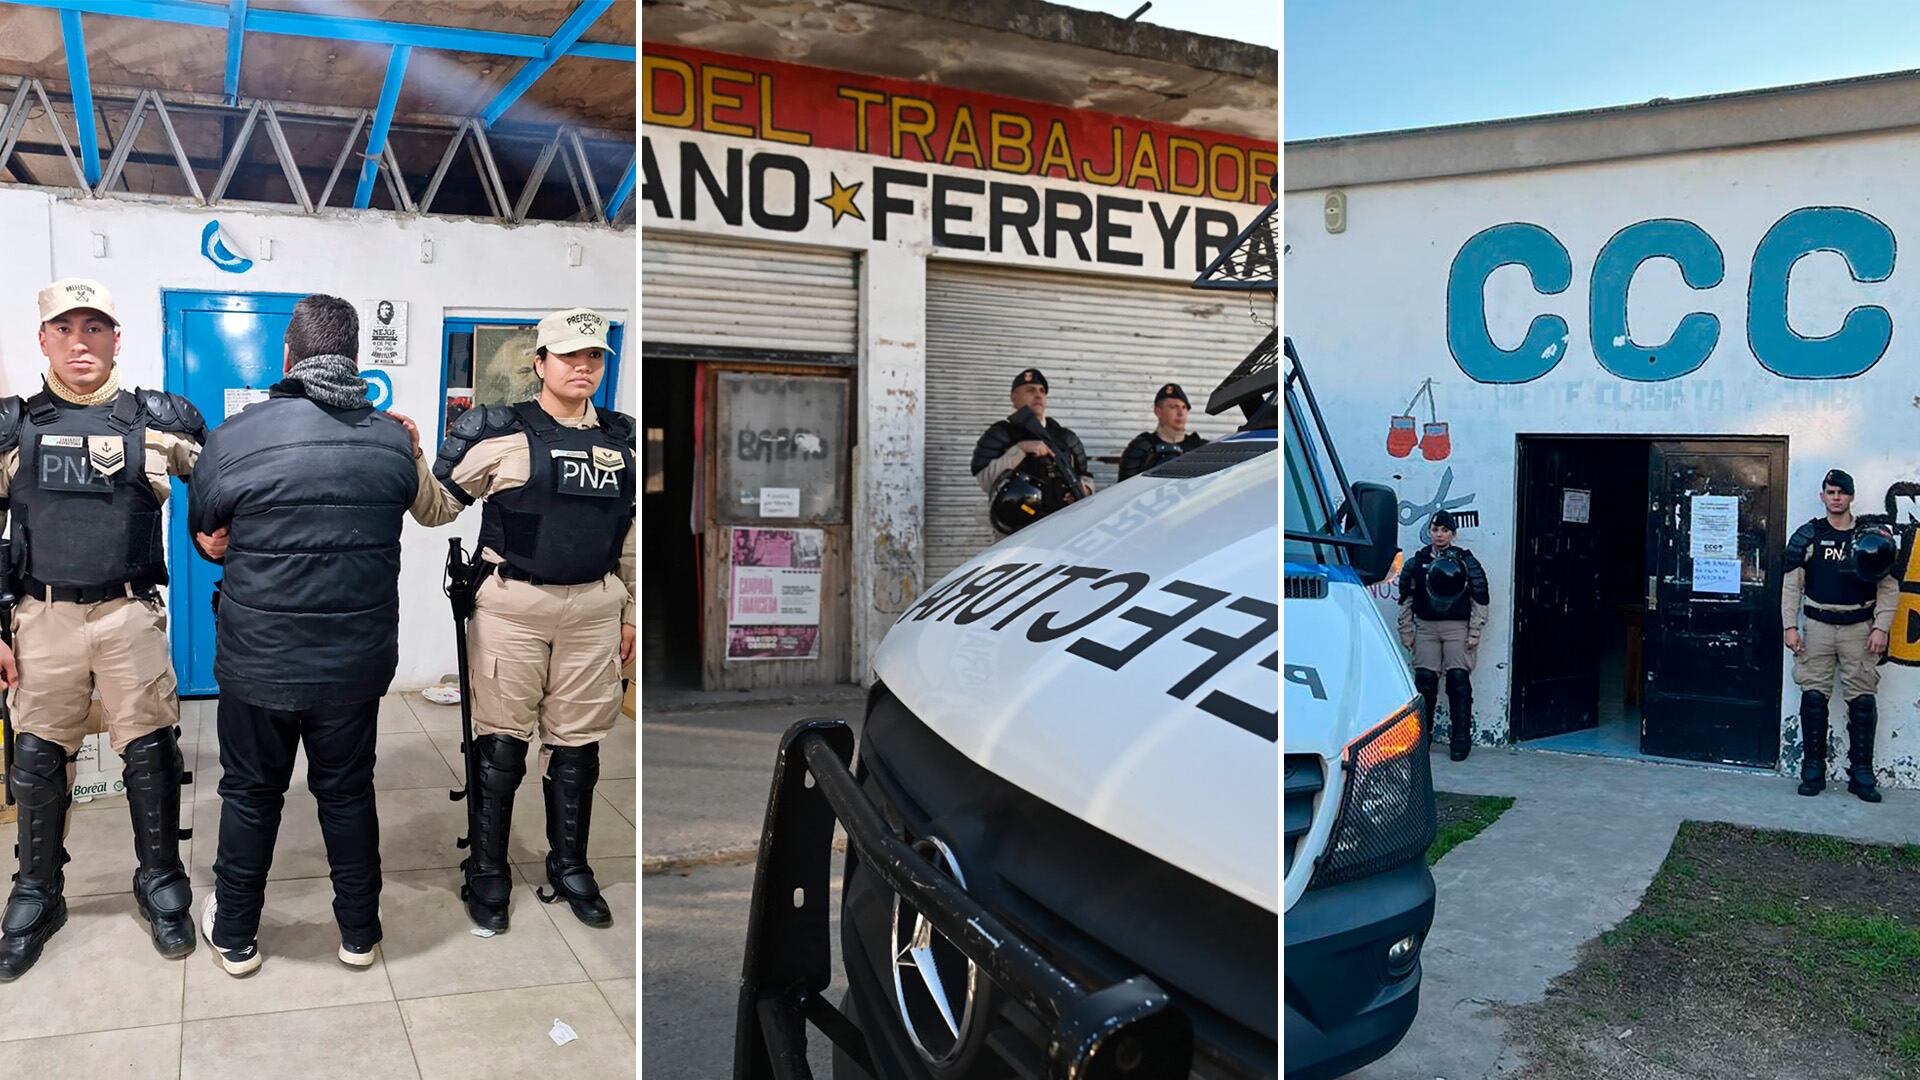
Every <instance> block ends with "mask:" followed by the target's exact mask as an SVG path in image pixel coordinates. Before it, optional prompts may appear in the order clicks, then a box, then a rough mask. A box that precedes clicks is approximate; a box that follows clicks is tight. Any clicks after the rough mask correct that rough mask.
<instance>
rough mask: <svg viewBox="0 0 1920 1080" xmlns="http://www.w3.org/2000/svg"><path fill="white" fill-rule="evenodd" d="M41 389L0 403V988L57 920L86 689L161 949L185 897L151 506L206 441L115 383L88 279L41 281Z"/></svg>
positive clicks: (180, 919)
mask: <svg viewBox="0 0 1920 1080" xmlns="http://www.w3.org/2000/svg"><path fill="white" fill-rule="evenodd" d="M39 303H40V350H41V352H43V353H44V354H46V357H47V361H48V369H47V377H46V387H45V389H43V390H41V391H40V392H39V393H37V394H35V395H33V396H32V397H30V398H28V399H26V401H24V402H22V401H21V400H20V399H19V398H17V397H10V398H6V399H4V400H0V499H4V500H5V502H4V503H3V504H0V506H4V507H5V508H6V509H10V510H11V511H12V514H13V530H12V539H11V542H10V544H9V547H8V551H7V558H8V562H9V563H10V565H11V571H12V572H11V575H10V577H11V579H12V581H13V582H14V583H15V584H16V585H17V586H18V587H19V588H20V600H19V606H18V608H17V609H16V610H15V611H14V613H13V633H14V645H15V650H16V651H17V654H18V670H19V672H20V673H21V675H22V677H21V678H20V679H19V680H18V681H17V682H16V681H15V680H14V679H13V675H14V668H15V658H14V655H12V654H10V653H8V651H7V650H6V648H5V646H0V672H4V674H5V675H6V676H7V681H8V682H9V683H12V684H14V685H15V686H16V689H15V693H14V719H15V728H16V731H15V736H14V742H15V745H14V750H13V768H12V771H11V778H12V782H13V790H14V792H15V795H16V797H17V800H18V802H19V811H20V822H19V829H20V840H19V849H20V850H19V859H20V870H19V873H18V875H17V876H16V877H15V880H14V886H13V891H12V893H11V894H10V895H9V896H8V897H7V907H6V914H5V916H4V917H0V930H4V933H5V936H4V937H0V982H5V981H9V980H12V979H15V978H18V977H19V976H20V975H21V974H22V973H23V972H25V971H26V970H27V969H28V968H30V967H32V966H33V964H34V961H36V960H38V959H39V958H40V952H41V949H42V948H43V947H44V946H45V945H46V942H47V939H48V938H50V937H52V936H53V933H54V931H56V930H58V929H60V927H61V925H63V924H64V923H65V922H66V919H67V905H66V900H65V898H64V897H63V896H62V890H63V888H64V886H65V878H64V876H63V875H62V873H61V869H60V867H61V864H62V863H64V862H65V861H66V853H65V851H64V850H63V848H62V843H61V841H62V834H63V831H64V826H65V822H66V815H67V809H68V804H69V802H70V799H71V788H70V787H69V784H70V780H69V777H68V775H67V762H68V761H70V760H72V759H73V757H74V755H75V754H76V753H77V752H78V751H79V749H80V740H81V739H82V738H83V737H85V735H86V723H87V713H88V703H89V701H90V699H91V696H92V693H93V691H95V690H98V691H99V693H100V700H101V704H102V706H103V711H104V712H105V714H106V718H107V730H108V734H109V736H110V737H111V740H112V743H113V748H114V750H115V751H116V752H117V753H119V754H120V756H121V757H122V758H123V759H125V762H126V767H125V771H124V772H123V774H122V775H123V777H124V779H125V782H126V788H127V808H128V811H129V812H130V813H131V815H132V817H133V848H134V854H135V855H136V856H137V858H138V860H139V869H137V870H136V871H134V875H133V895H134V899H135V901H136V902H137V903H138V905H139V908H140V914H141V915H143V916H144V917H145V918H146V920H147V923H148V925H149V930H150V933H151V935H152V938H153V946H154V948H155V949H157V950H159V952H160V955H162V956H165V957H167V958H169V959H178V958H180V957H183V956H186V955H187V954H188V953H190V952H192V951H193V927H192V921H191V917H190V916H189V914H188V911H187V908H188V905H189V903H190V901H191V900H192V890H191V888H190V887H189V886H188V883H187V872H186V868H185V867H184V866H182V865H181V862H180V781H181V775H182V769H181V765H182V762H181V756H180V746H179V743H178V741H177V738H176V731H175V725H176V724H177V723H178V722H179V718H180V703H179V699H178V698H177V697H175V684H174V678H173V663H172V660H171V658H170V652H169V649H168V647H167V617H166V613H165V611H164V610H163V608H162V606H161V601H160V594H159V592H158V589H159V587H160V586H161V585H164V584H166V581H167V563H166V555H165V553H164V552H163V550H162V548H161V528H160V520H161V518H160V507H161V504H162V503H164V502H165V501H166V498H167V495H168V494H169V490H170V484H169V481H168V479H167V478H168V476H170V475H171V476H181V477H184V476H187V475H188V474H190V473H191V472H192V471H193V466H194V462H195V461H196V460H197V459H198V458H199V455H200V445H201V443H203V442H204V441H205V440H206V425H205V424H204V423H203V422H202V421H201V419H200V413H199V412H198V411H197V410H196V409H195V408H194V407H193V405H192V404H190V403H189V402H188V401H187V400H186V399H185V398H182V397H177V396H175V395H173V394H167V393H162V392H159V391H154V390H133V391H129V390H123V389H121V387H120V372H119V369H118V368H117V367H115V365H114V359H115V356H116V355H117V354H118V352H119V350H120V321H119V319H118V317H117V316H116V315H115V314H114V308H113V297H112V296H111V295H109V294H108V292H107V290H106V288H105V287H104V286H102V285H101V284H99V283H98V282H94V281H85V280H81V279H78V278H68V279H65V280H62V281H56V282H54V283H53V284H52V285H49V286H47V287H46V288H45V289H42V290H41V291H40V295H39Z"/></svg>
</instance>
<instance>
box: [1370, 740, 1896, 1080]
mask: <svg viewBox="0 0 1920 1080" xmlns="http://www.w3.org/2000/svg"><path fill="white" fill-rule="evenodd" d="M1433 771H1434V780H1435V784H1436V786H1437V787H1439V788H1440V790H1442V791H1453V792H1460V793H1463V794H1473V795H1511V796H1513V797H1514V799H1515V801H1514V805H1513V808H1512V809H1511V810H1508V811H1507V812H1506V813H1505V814H1503V815H1502V816H1501V818H1500V820H1499V821H1497V822H1495V823H1494V824H1493V825H1492V826H1491V827H1490V828H1488V829H1487V830H1486V831H1485V832H1483V833H1481V834H1480V835H1479V836H1477V837H1475V838H1474V839H1472V840H1470V841H1468V842H1467V843H1465V844H1462V845H1460V846H1459V847H1457V848H1455V849H1453V851H1451V852H1449V853H1448V854H1447V856H1446V857H1445V858H1443V859H1441V860H1440V863H1439V865H1437V866H1436V867H1434V875H1433V876H1434V883H1435V885H1436V886H1437V888H1438V890H1439V904H1438V909H1437V911H1436V914H1435V916H1434V924H1433V932H1432V935H1431V936H1430V937H1429V938H1428V941H1427V947H1426V955H1425V961H1424V962H1425V982H1424V984H1423V986H1422V989H1421V996H1420V1015H1419V1018H1418V1019H1416V1020H1415V1021H1414V1025H1413V1029H1412V1030H1411V1031H1409V1032H1408V1033H1407V1037H1406V1039H1405V1040H1404V1041H1403V1042H1402V1043H1401V1044H1400V1045H1399V1047H1397V1048H1396V1049H1395V1050H1394V1052H1393V1053H1391V1054H1389V1055H1387V1057H1385V1058H1383V1059H1382V1060H1380V1061H1378V1062H1375V1063H1374V1064H1373V1065H1371V1066H1369V1067H1367V1068H1366V1069H1363V1070H1361V1071H1360V1072H1358V1073H1356V1074H1354V1075H1355V1076H1356V1077H1359V1078H1362V1080H1436V1078H1443V1080H1481V1078H1485V1077H1496V1076H1502V1075H1505V1074H1506V1073H1507V1072H1509V1071H1510V1070H1511V1069H1512V1068H1513V1067H1515V1066H1516V1065H1517V1064H1518V1058H1517V1055H1516V1054H1515V1052H1514V1051H1512V1050H1511V1049H1509V1048H1508V1047H1507V1046H1506V1040H1505V1028H1504V1025H1503V1024H1502V1023H1501V1022H1500V1021H1499V1020H1497V1019H1495V1018H1494V1016H1493V1015H1492V1013H1491V1011H1490V1009H1489V1008H1488V1006H1489V1005H1491V1004H1494V1003H1504V1004H1513V1005H1520V1004H1528V1003H1532V1002H1536V1001H1539V1000H1541V999H1542V998H1543V997H1544V996H1545V995H1546V989H1547V985H1548V983H1550V982H1551V981H1552V980H1553V979H1554V978H1555V977H1556V976H1558V975H1560V974H1562V973H1564V972H1566V971H1568V970H1570V969H1571V968H1572V967H1573V966H1574V963H1575V958H1576V956H1575V954H1576V953H1577V952H1578V950H1579V948H1580V946H1581V945H1582V944H1584V943H1585V942H1587V941H1590V940H1592V939H1593V938H1595V937H1597V936H1599V934H1600V933H1601V932H1602V931H1605V930H1607V929H1609V928H1611V927H1613V926H1614V925H1616V924H1617V923H1619V922H1620V921H1621V920H1622V919H1624V918H1625V917H1626V916H1627V915H1628V914H1630V913H1631V912H1632V911H1633V909H1634V908H1635V907H1637V906H1638V905H1639V903H1640V897H1641V895H1642V894H1643V893H1644V892H1645V891H1646V888H1647V886H1648V884H1650V883H1651V882H1652V880H1653V875H1654V874H1655V872H1657V871H1658V870H1659V868H1660V864H1661V862H1662V861H1664V860H1665V858H1666V855H1667V851H1668V849H1669V848H1671V847H1672V845H1673V839H1674V836H1675V834H1676V833H1677V832H1678V831H1679V828H1680V823H1681V822H1683V821H1690V820H1691V821H1725V822H1732V823H1734V824H1740V825H1752V826H1759V827H1763V828H1770V829H1787V830H1792V831H1796V832H1812V833H1828V834H1831V835H1835V836H1842V837H1846V838H1849V839H1854V840H1868V841H1879V842H1897V843H1913V842H1920V791H1911V790H1900V791H1888V792H1886V801H1885V802H1884V803H1881V804H1880V805H1878V806H1869V805H1867V804H1866V803H1863V802H1861V801H1859V800H1858V799H1856V798H1854V797H1853V796H1851V795H1848V794H1847V793H1846V786H1845V784H1844V782H1843V783H1841V784H1840V785H1839V786H1838V787H1837V788H1836V787H1834V786H1829V787H1828V789H1827V791H1826V793H1825V794H1824V795H1822V796H1820V797H1819V798H1815V799H1806V798H1801V797H1800V796H1799V795H1797V794H1796V793H1795V791H1794V785H1795V783H1796V781H1793V780H1789V779H1786V778H1784V777H1779V776H1771V775H1757V774H1753V773H1746V772H1733V771H1728V770H1719V769H1706V768H1691V767H1687V766H1678V765H1656V764H1647V763H1641V762H1633V761H1621V760H1617V759H1610V758H1599V757H1578V756H1574V755H1570V754H1555V753H1545V752H1541V751H1527V750H1488V749H1486V748H1479V749H1476V750H1475V751H1474V753H1473V756H1472V757H1471V758H1469V759H1468V760H1467V761H1465V762H1462V763H1459V764H1455V763H1453V762H1450V761H1448V760H1447V759H1446V754H1445V752H1444V750H1443V751H1442V752H1440V753H1438V754H1436V755H1435V756H1434V759H1433Z"/></svg>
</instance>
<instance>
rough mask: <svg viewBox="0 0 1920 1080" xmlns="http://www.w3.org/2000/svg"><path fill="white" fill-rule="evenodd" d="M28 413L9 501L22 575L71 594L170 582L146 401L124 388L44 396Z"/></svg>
mask: <svg viewBox="0 0 1920 1080" xmlns="http://www.w3.org/2000/svg"><path fill="white" fill-rule="evenodd" d="M163 396H167V397H170V395H163ZM175 400H177V399H175ZM24 412H25V415H24V416H23V417H21V420H20V427H19V445H20V467H19V470H18V471H17V472H16V473H15V474H14V478H13V485H12V489H11V492H10V494H9V496H8V504H9V509H10V510H11V512H12V515H13V539H12V548H11V553H10V555H11V559H12V563H13V571H14V574H15V575H16V576H17V577H24V578H27V579H30V580H31V581H33V582H37V583H38V584H41V585H55V586H60V587H63V588H99V587H111V586H117V585H120V584H122V583H126V582H133V583H135V584H136V585H137V586H143V585H164V584H166V581H167V560H166V553H165V550H164V548H163V547H162V543H161V525H160V500H159V499H158V498H157V497H155V495H154V492H153V489H152V488H151V487H149V486H148V484H147V474H146V429H147V426H148V425H149V423H151V422H152V418H151V417H150V416H149V415H148V413H147V410H146V409H145V408H143V407H142V404H141V402H140V399H139V398H137V397H135V396H134V394H132V393H130V392H127V391H124V390H123V391H121V392H120V393H119V394H117V395H115V397H114V398H113V400H112V401H109V402H104V403H102V404H99V405H73V404H70V403H68V402H65V401H61V400H59V399H58V398H56V397H54V396H53V395H52V394H50V393H48V392H46V391H44V390H43V391H41V392H40V393H38V394H35V395H34V396H33V397H31V398H28V399H27V401H26V404H25V408H24Z"/></svg>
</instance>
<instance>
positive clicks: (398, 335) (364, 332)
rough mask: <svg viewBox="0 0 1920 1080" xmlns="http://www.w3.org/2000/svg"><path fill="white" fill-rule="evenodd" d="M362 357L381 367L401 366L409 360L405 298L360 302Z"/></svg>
mask: <svg viewBox="0 0 1920 1080" xmlns="http://www.w3.org/2000/svg"><path fill="white" fill-rule="evenodd" d="M360 357H361V359H363V360H365V361H366V362H368V363H370V364H378V365H380V366H381V367H399V366H400V365H402V364H405V363H406V362H407V302H406V301H405V300H362V301H361V302H360Z"/></svg>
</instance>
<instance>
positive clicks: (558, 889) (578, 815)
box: [536, 743, 613, 927]
mask: <svg viewBox="0 0 1920 1080" xmlns="http://www.w3.org/2000/svg"><path fill="white" fill-rule="evenodd" d="M549 750H550V753H549V755H548V757H547V777H546V779H545V780H544V781H542V782H541V786H542V787H543V788H544V789H545V790H546V795H547V847H548V849H549V850H548V852H547V883H548V884H550V885H552V886H553V892H552V893H551V894H549V893H547V892H545V891H544V890H536V892H537V894H538V895H539V897H540V899H541V900H542V901H544V902H546V903H549V904H551V903H553V902H554V901H555V900H559V899H565V900H566V902H567V906H568V907H570V908H572V909H573V914H574V917H575V918H577V919H579V920H580V921H581V922H583V923H586V924H587V925H588V926H598V927H607V926H612V925H613V912H612V911H610V910H608V909H607V902H606V900H605V899H603V898H602V897H601V895H600V885H599V883H598V882H596V881H594V880H593V870H592V869H591V868H590V867H588V866H587V834H588V831H589V828H590V825H591V823H592V819H593V786H594V784H596V783H598V782H599V780H600V744H599V743H588V744H587V745H585V746H554V747H550V748H549Z"/></svg>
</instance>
